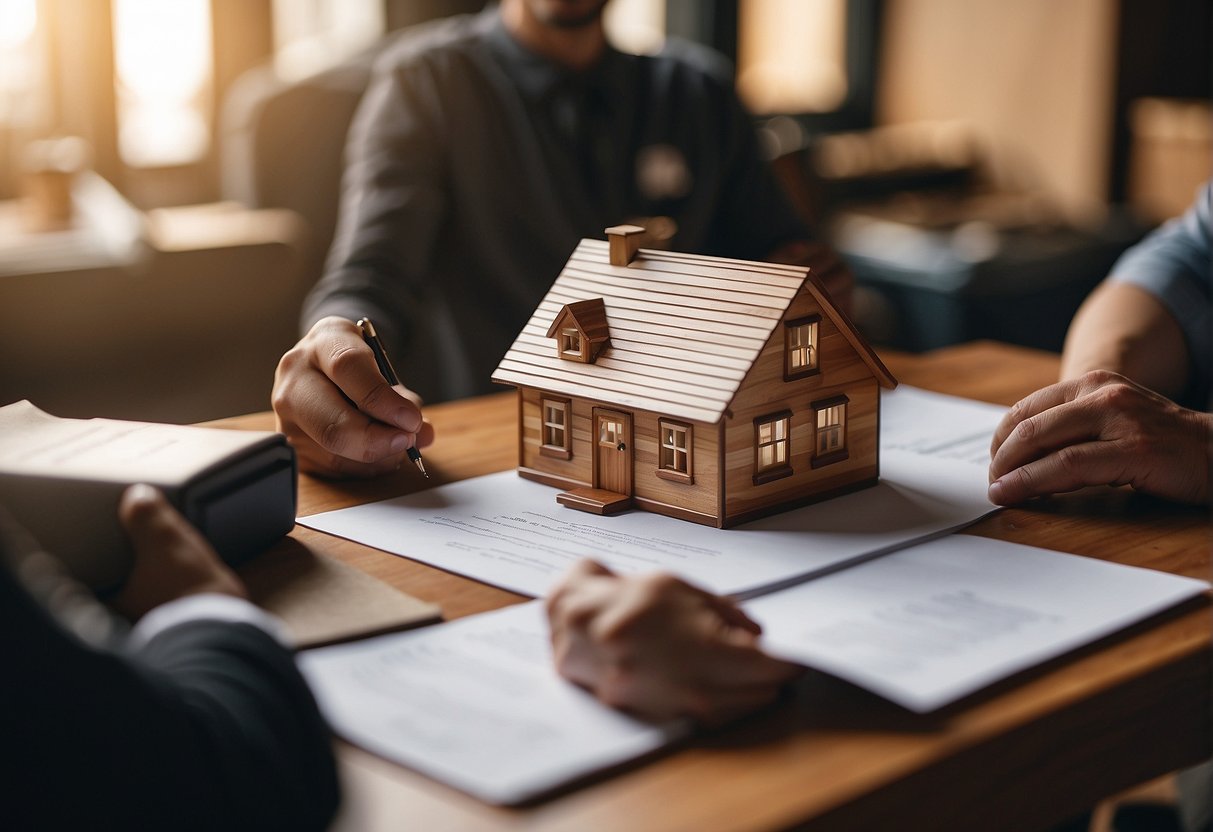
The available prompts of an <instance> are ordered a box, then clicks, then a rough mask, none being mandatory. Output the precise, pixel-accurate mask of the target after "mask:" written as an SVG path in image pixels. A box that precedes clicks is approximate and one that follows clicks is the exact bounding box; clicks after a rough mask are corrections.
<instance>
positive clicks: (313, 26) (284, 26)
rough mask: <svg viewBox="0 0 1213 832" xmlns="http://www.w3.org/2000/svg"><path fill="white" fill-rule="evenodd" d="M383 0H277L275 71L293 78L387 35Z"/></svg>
mask: <svg viewBox="0 0 1213 832" xmlns="http://www.w3.org/2000/svg"><path fill="white" fill-rule="evenodd" d="M383 7H384V3H383V0H274V6H273V10H274V70H275V71H276V72H277V73H278V75H279V76H280V77H282V78H283V79H285V80H288V81H296V80H298V79H300V78H304V77H306V76H308V75H313V74H315V73H317V72H320V71H322V70H325V69H328V68H329V67H331V66H335V65H336V64H338V63H340V62H341V61H343V60H345V59H346V58H348V57H350V56H352V55H354V54H356V53H358V52H359V51H361V50H363V49H365V48H366V47H368V46H370V45H371V44H373V43H374V42H375V41H376V40H377V39H379V38H380V37H382V36H383V33H384V31H385V30H386V22H385V20H384V13H383Z"/></svg>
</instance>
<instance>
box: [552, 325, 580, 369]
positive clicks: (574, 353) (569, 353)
mask: <svg viewBox="0 0 1213 832" xmlns="http://www.w3.org/2000/svg"><path fill="white" fill-rule="evenodd" d="M574 338H575V339H577V340H576V343H577V349H575V350H571V349H567V348H566V347H565V344H566V343H571V342H572V339H574ZM585 350H586V339H585V334H584V333H583V332H582V331H581V330H580V329H578V328H577V327H575V326H562V327H560V331H559V332H557V333H556V354H557V355H558V356H560V357H561V358H563V359H564V360H565V361H580V362H582V363H583V364H584V363H585Z"/></svg>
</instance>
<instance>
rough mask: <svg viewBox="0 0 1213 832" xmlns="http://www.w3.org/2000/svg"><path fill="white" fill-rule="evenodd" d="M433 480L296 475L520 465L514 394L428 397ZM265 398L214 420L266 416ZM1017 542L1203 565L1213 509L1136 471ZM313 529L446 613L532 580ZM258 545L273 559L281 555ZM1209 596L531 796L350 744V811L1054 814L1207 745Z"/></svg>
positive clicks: (796, 705)
mask: <svg viewBox="0 0 1213 832" xmlns="http://www.w3.org/2000/svg"><path fill="white" fill-rule="evenodd" d="M884 359H885V361H886V362H887V364H888V366H889V367H890V369H891V370H892V371H893V373H894V374H895V375H896V376H897V378H898V379H899V380H900V381H901V382H902V383H905V384H911V385H915V386H918V387H923V388H926V389H930V390H938V391H941V392H945V393H952V394H956V395H960V396H967V397H971V398H975V399H982V400H985V401H990V402H996V403H999V404H1005V405H1009V404H1012V403H1014V401H1016V400H1017V399H1018V398H1020V397H1021V396H1023V395H1025V394H1027V393H1029V392H1031V391H1032V390H1035V389H1037V388H1039V387H1041V386H1044V385H1045V384H1048V383H1050V382H1052V381H1053V380H1055V378H1056V373H1057V366H1058V361H1057V357H1056V356H1054V355H1051V354H1048V353H1042V352H1037V351H1033V350H1025V349H1022V348H1016V347H1009V346H1006V345H1002V344H996V343H989V342H979V343H975V344H968V345H963V346H959V347H952V348H948V349H944V350H939V351H936V352H933V353H929V354H926V355H919V356H911V355H899V354H886V355H884ZM426 412H427V415H428V417H429V418H430V419H431V420H432V421H433V423H434V426H435V429H436V431H437V436H438V441H437V442H436V443H435V444H434V445H433V446H432V448H430V449H427V450H426V457H425V459H426V466H427V467H428V469H429V471H430V474H431V476H432V477H433V480H431V481H429V482H425V481H423V480H421V479H420V477H419V476H418V475H417V474H416V473H415V472H413V471H408V470H406V471H402V472H401V473H399V474H397V475H395V476H392V477H389V478H386V479H383V480H379V481H376V482H369V483H329V482H321V481H318V480H313V479H310V478H308V477H303V478H301V481H300V513H301V514H310V513H313V512H317V511H323V510H328V509H333V508H339V507H344V506H349V505H355V504H358V503H362V502H367V501H370V500H375V499H382V498H385V497H389V496H394V495H397V494H401V493H406V492H409V491H414V490H417V489H419V488H422V487H425V486H427V485H435V484H439V483H443V482H451V481H454V480H459V479H463V478H465V477H471V476H475V475H479V474H486V473H489V472H493V471H500V470H503V469H506V468H510V467H512V466H513V465H515V464H516V456H515V455H516V432H515V431H516V428H515V422H516V419H517V408H516V403H515V397H514V394H512V393H503V394H500V395H496V396H487V397H483V398H479V399H473V400H468V401H463V402H454V403H449V404H444V405H438V406H434V407H431V408H428V409H427V411H426ZM268 423H269V417H268V415H267V414H258V415H254V416H247V417H239V418H237V419H230V420H223V421H221V422H219V423H216V424H221V425H226V426H231V427H265V426H266V425H267V424H268ZM968 533H971V534H978V535H985V536H987V537H995V538H1000V539H1004V540H1011V541H1015V542H1017V543H1026V544H1031V545H1036V546H1042V547H1046V548H1051V549H1058V550H1062V551H1067V552H1073V553H1076V554H1081V555H1088V556H1091V557H1099V558H1104V559H1107V560H1112V561H1116V562H1119V563H1127V564H1133V565H1137V566H1145V567H1150V568H1153V569H1162V570H1165V571H1169V572H1174V573H1176V574H1182V575H1189V576H1194V577H1201V578H1208V577H1209V574H1210V543H1211V539H1213V538H1211V536H1210V522H1209V514H1208V511H1207V510H1206V509H1199V508H1186V507H1177V506H1172V505H1167V504H1165V503H1163V502H1161V501H1158V500H1153V499H1150V498H1147V497H1143V496H1142V495H1138V494H1134V493H1132V492H1130V491H1128V490H1125V489H1091V490H1088V491H1085V492H1082V493H1080V494H1076V495H1070V496H1065V497H1060V498H1054V499H1050V500H1046V501H1041V502H1037V503H1033V504H1031V505H1030V506H1026V507H1024V508H1016V509H1007V510H1004V511H1000V512H998V513H997V514H994V515H993V516H990V517H987V518H986V519H984V520H982V521H981V522H979V523H977V524H976V525H975V526H973V527H971V528H970V529H969V530H968ZM291 538H292V539H293V541H294V543H291V542H285V543H284V544H282V546H284V547H290V546H294V545H296V544H301V545H303V546H305V547H307V548H308V549H310V550H312V551H313V552H316V553H323V554H325V555H329V556H332V557H336V558H339V559H341V560H344V561H346V562H347V563H351V564H353V565H354V566H356V567H358V568H360V569H363V570H365V571H366V572H368V573H370V574H372V575H375V576H377V577H379V578H381V579H383V580H384V581H387V582H388V583H391V584H393V585H395V586H397V587H399V588H400V589H402V590H404V591H406V592H409V593H411V594H412V595H415V596H418V597H421V598H424V599H426V600H433V601H436V602H438V603H440V604H441V605H442V607H443V610H444V612H445V615H446V617H447V618H448V619H454V618H458V617H460V616H464V615H468V614H470V613H476V612H481V611H484V610H489V609H494V608H497V607H500V606H504V605H506V604H510V603H515V602H517V601H520V600H522V597H521V596H518V595H515V594H513V593H509V592H505V591H503V590H499V589H494V588H492V587H489V586H486V585H483V584H479V583H476V582H474V581H470V580H467V579H465V578H460V577H456V576H454V575H450V574H448V573H446V572H442V571H440V570H438V569H434V568H431V567H428V566H424V565H422V564H419V563H415V562H413V561H410V560H407V559H404V558H399V557H395V556H392V555H388V554H385V553H383V552H379V551H377V550H373V549H369V548H367V547H365V546H361V545H359V544H356V543H352V542H350V541H345V540H340V539H337V538H334V537H329V536H327V535H324V534H320V533H318V532H314V531H311V530H309V529H304V528H301V527H296V529H295V531H294V532H292V534H291ZM267 557H274V553H273V552H270V553H268V554H267ZM1210 609H1211V605H1210V602H1209V599H1208V598H1207V597H1205V598H1201V599H1199V600H1198V601H1196V602H1193V603H1190V604H1188V605H1186V606H1184V607H1182V608H1180V609H1177V610H1175V611H1172V612H1170V613H1168V614H1165V615H1163V616H1159V617H1156V618H1155V619H1152V620H1151V621H1148V622H1146V623H1144V624H1142V625H1139V626H1137V627H1134V628H1132V629H1131V630H1129V631H1126V632H1124V633H1122V634H1119V635H1117V636H1114V637H1112V638H1109V639H1105V640H1103V641H1101V642H1099V643H1097V644H1095V645H1092V646H1089V647H1087V648H1085V649H1083V650H1080V651H1077V652H1075V653H1072V654H1070V655H1068V656H1065V657H1063V658H1062V659H1059V660H1056V661H1053V662H1050V663H1048V664H1047V665H1045V666H1044V667H1041V668H1038V669H1036V670H1033V671H1030V672H1027V673H1024V674H1020V675H1018V676H1016V677H1015V678H1014V679H1012V680H1010V681H1008V682H1006V683H1003V684H1001V685H999V686H997V687H995V688H993V689H991V690H987V691H985V692H983V693H980V694H978V695H975V696H973V697H969V698H968V699H966V700H964V701H963V702H961V703H959V704H958V705H956V706H953V707H951V708H949V709H946V710H944V711H943V712H940V713H936V714H933V715H929V716H916V715H912V714H908V713H906V712H904V711H902V710H900V709H898V708H897V707H895V706H893V705H890V704H888V703H886V702H884V701H883V700H880V699H878V698H877V697H875V696H873V695H871V694H868V693H866V692H864V691H861V690H859V689H858V688H855V687H852V686H850V685H847V684H845V683H843V682H840V681H837V680H834V679H831V678H829V677H826V676H824V675H821V674H811V675H809V676H808V677H806V678H805V680H804V682H803V683H802V685H801V686H800V689H799V690H798V692H797V695H796V696H794V697H789V700H788V701H787V702H785V703H783V704H781V705H779V706H777V707H776V708H774V709H772V710H770V711H767V712H764V713H762V714H759V715H757V716H754V717H751V718H749V719H747V720H745V721H744V722H742V723H739V724H736V725H734V726H731V727H729V728H727V729H724V730H720V731H716V732H713V733H705V734H703V735H701V736H699V737H698V738H696V739H694V740H692V741H690V742H688V743H685V744H683V745H682V746H680V747H678V748H676V749H672V750H670V751H669V752H668V753H665V754H662V755H659V756H658V757H656V758H655V759H651V760H648V761H646V762H644V763H643V764H638V765H635V766H632V767H630V768H628V769H627V770H625V771H622V772H616V773H614V774H612V775H610V776H605V777H602V778H600V779H597V780H595V781H593V782H591V783H589V784H586V785H582V786H581V787H579V788H576V789H572V790H570V791H567V792H565V793H564V794H561V795H559V796H557V797H553V798H550V799H548V800H545V801H542V802H539V803H536V804H534V805H532V806H528V807H526V808H521V809H503V808H497V807H492V806H488V805H485V804H483V803H480V802H479V801H477V800H475V799H473V798H470V797H467V796H465V795H463V794H461V793H459V792H457V791H454V790H453V789H450V788H448V787H446V786H443V785H442V784H439V783H437V782H434V781H432V780H430V779H428V778H426V777H424V776H422V775H419V774H416V773H414V772H412V771H410V770H408V769H404V768H401V767H399V766H396V765H394V764H392V763H389V762H386V761H384V760H382V759H380V758H378V757H375V756H373V755H371V754H369V753H366V752H364V751H361V750H360V749H357V748H354V747H352V746H348V745H344V744H343V745H341V747H340V752H339V753H340V757H341V764H342V771H343V777H344V785H345V789H346V798H345V806H344V808H343V810H342V814H341V816H340V819H339V820H338V823H337V828H339V829H349V830H379V829H398V828H411V829H426V830H433V829H459V830H480V829H496V830H502V829H506V830H509V829H520V828H525V829H544V830H617V829H623V828H627V829H629V830H648V829H654V830H655V829H697V830H698V829H704V830H707V829H713V830H714V829H781V828H786V827H789V826H798V827H799V826H803V827H805V828H807V829H812V830H833V829H838V830H868V829H873V830H874V829H905V830H921V829H932V830H941V829H957V830H976V829H981V830H999V829H1005V830H1016V832H1023V830H1032V829H1045V828H1047V827H1048V826H1050V825H1051V824H1053V823H1056V822H1058V821H1060V820H1062V819H1064V818H1066V817H1068V816H1069V815H1071V814H1074V813H1077V812H1079V811H1081V810H1083V809H1085V808H1089V807H1090V806H1091V805H1092V804H1094V803H1095V802H1096V801H1098V800H1099V799H1101V798H1103V797H1105V796H1107V795H1109V794H1111V793H1113V792H1115V791H1118V790H1120V789H1123V788H1127V787H1129V786H1132V785H1134V784H1136V783H1139V782H1141V781H1144V780H1147V779H1149V778H1151V777H1155V776H1158V775H1160V774H1163V773H1166V772H1168V771H1171V770H1174V769H1177V768H1181V767H1183V766H1187V765H1191V764H1194V763H1197V762H1199V761H1200V760H1202V759H1205V758H1208V757H1209V756H1210V754H1211V753H1213V748H1211V745H1213V743H1211V739H1210V738H1211V732H1213V729H1211V725H1210V722H1211V720H1210V715H1211V712H1213V702H1211V699H1213V697H1211V678H1213V668H1211V662H1210V631H1211V626H1210V624H1211V619H1210Z"/></svg>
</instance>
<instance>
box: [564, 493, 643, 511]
mask: <svg viewBox="0 0 1213 832" xmlns="http://www.w3.org/2000/svg"><path fill="white" fill-rule="evenodd" d="M556 502H558V503H560V504H561V505H562V506H567V507H568V508H575V509H577V510H578V511H588V512H590V513H591V514H618V513H619V512H621V511H626V510H627V509H629V508H631V507H632V498H631V497H630V496H628V495H627V494H620V493H619V492H618V491H607V490H606V489H603V488H571V489H569V490H568V491H562V492H561V493H559V494H557V495H556Z"/></svg>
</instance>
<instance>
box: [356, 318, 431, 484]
mask: <svg viewBox="0 0 1213 832" xmlns="http://www.w3.org/2000/svg"><path fill="white" fill-rule="evenodd" d="M358 331H359V332H361V333H362V340H363V341H366V344H367V346H368V347H370V348H371V352H372V353H374V354H375V363H376V364H377V365H379V372H380V374H381V375H382V376H383V378H384V380H385V381H387V383H388V384H390V385H392V386H393V387H395V386H396V385H397V384H399V383H400V376H398V375H396V368H395V367H393V366H392V362H391V361H389V360H388V357H387V351H386V350H384V349H383V342H382V341H380V340H379V333H378V332H376V331H375V325H374V324H373V323H371V319H370V318H360V319H359V320H358ZM408 455H409V459H411V460H413V464H414V465H416V466H417V468H418V469H419V470H420V471H421V473H422V474H423V475H424V476H425V478H426V479H427V480H428V479H429V478H430V475H429V472H427V471H426V470H425V463H424V462H422V461H421V451H419V450H417V449H416V448H415V447H414V448H409V449H408Z"/></svg>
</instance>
